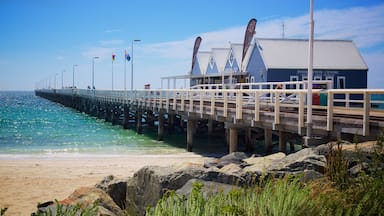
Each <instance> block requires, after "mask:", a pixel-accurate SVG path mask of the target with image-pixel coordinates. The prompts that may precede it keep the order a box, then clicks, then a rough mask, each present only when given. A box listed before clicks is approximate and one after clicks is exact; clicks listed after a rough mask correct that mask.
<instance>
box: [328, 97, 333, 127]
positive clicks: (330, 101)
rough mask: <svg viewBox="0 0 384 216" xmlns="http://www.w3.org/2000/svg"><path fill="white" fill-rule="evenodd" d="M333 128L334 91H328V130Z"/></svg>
mask: <svg viewBox="0 0 384 216" xmlns="http://www.w3.org/2000/svg"><path fill="white" fill-rule="evenodd" d="M332 130H333V92H331V91H329V92H328V98H327V131H332Z"/></svg>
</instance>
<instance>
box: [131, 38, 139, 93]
mask: <svg viewBox="0 0 384 216" xmlns="http://www.w3.org/2000/svg"><path fill="white" fill-rule="evenodd" d="M140 41H141V40H132V46H131V54H132V56H131V58H132V59H131V92H132V91H133V42H140Z"/></svg>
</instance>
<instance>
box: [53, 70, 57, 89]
mask: <svg viewBox="0 0 384 216" xmlns="http://www.w3.org/2000/svg"><path fill="white" fill-rule="evenodd" d="M56 76H57V73H55V83H54V84H53V86H54V87H53V88H54V89H56Z"/></svg>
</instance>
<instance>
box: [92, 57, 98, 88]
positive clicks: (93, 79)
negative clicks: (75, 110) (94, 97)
mask: <svg viewBox="0 0 384 216" xmlns="http://www.w3.org/2000/svg"><path fill="white" fill-rule="evenodd" d="M98 58H99V57H98V56H95V57H93V58H92V87H91V88H92V89H94V88H95V59H98Z"/></svg>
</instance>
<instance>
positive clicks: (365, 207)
mask: <svg viewBox="0 0 384 216" xmlns="http://www.w3.org/2000/svg"><path fill="white" fill-rule="evenodd" d="M308 150H309V151H308ZM310 152H317V153H316V154H312V155H310V158H313V160H312V162H311V163H310V164H309V162H308V159H303V157H304V158H308V154H311V153H310ZM280 154H281V153H280ZM241 155H242V154H241V153H236V154H232V155H227V156H224V157H222V158H221V159H220V160H218V161H216V162H215V161H207V162H206V163H205V164H204V166H208V165H210V164H211V165H213V166H214V167H217V166H219V165H220V164H223V162H225V160H229V161H232V163H235V162H236V160H235V158H242V156H241ZM323 155H325V156H326V157H324V162H323V165H324V166H320V165H321V164H320V163H319V161H321V160H320V159H321V157H320V156H323ZM228 156H230V157H228ZM276 156H277V155H275V157H276ZM291 156H294V157H295V158H300V159H297V160H296V159H295V160H292V158H293V157H291ZM317 156H318V157H317ZM224 158H226V159H225V160H224ZM229 158H231V159H229ZM267 158H268V157H267V156H266V157H263V158H260V157H258V158H257V157H256V158H251V159H254V160H256V159H258V160H257V161H260V159H262V160H267ZM316 158H319V159H318V160H315V159H316ZM249 159H250V158H246V159H244V160H243V159H239V161H242V162H244V161H248V163H251V161H249ZM274 161H275V162H272V163H273V164H272V166H274V165H276V164H279V163H280V164H281V163H282V161H284V162H283V163H284V164H285V165H284V166H279V167H285V168H284V169H287V167H290V168H289V169H291V171H289V172H281V170H283V169H281V168H279V169H277V170H280V171H278V172H273V169H270V168H268V169H269V170H270V171H269V173H268V172H264V174H262V175H259V176H258V177H257V178H253V176H252V178H249V179H250V180H252V181H251V182H250V184H248V183H246V182H244V181H243V182H241V181H236V180H231V178H232V177H236V176H235V175H230V174H222V173H220V172H217V171H206V170H205V169H208V168H203V169H202V168H200V169H199V168H195V169H193V168H192V169H186V170H183V169H182V171H176V172H175V170H174V169H172V168H169V167H145V168H143V169H141V170H140V171H138V172H137V173H136V174H135V177H134V178H132V179H129V180H128V181H121V180H116V181H115V180H114V178H108V179H106V180H103V182H104V183H100V185H98V186H96V187H97V188H93V189H92V188H90V189H88V190H84V189H83V190H80V189H79V190H78V191H77V192H76V191H75V193H74V194H76V198H75V197H74V196H72V195H71V196H70V197H71V198H70V199H69V200H72V201H71V202H70V203H69V204H70V206H63V205H62V204H59V203H58V202H56V204H55V205H53V206H50V207H49V208H48V209H45V210H48V211H43V212H42V213H41V214H36V215H79V213H80V215H93V214H94V213H95V212H97V213H100V212H101V211H104V210H105V209H108V210H111V211H112V209H116V211H114V210H113V211H112V212H113V213H112V214H110V215H143V214H145V215H153V216H157V215H299V216H300V215H384V210H383V209H384V170H383V167H384V131H383V132H381V134H380V136H379V137H378V139H377V141H376V142H374V143H373V142H370V143H361V144H360V143H358V140H357V137H356V138H355V144H354V145H353V144H347V145H344V144H343V142H340V141H338V142H336V143H334V142H330V143H329V144H328V145H322V146H318V147H317V148H315V149H306V150H305V149H304V150H301V151H299V152H297V153H294V154H291V155H289V156H284V157H283V159H281V160H279V159H277V160H274ZM289 161H291V162H292V161H293V162H294V163H293V165H292V163H291V162H289ZM303 161H307V162H306V164H305V163H304V162H303ZM227 162H228V161H227ZM258 163H259V162H258ZM287 164H291V165H290V166H287ZM299 164H300V167H297V166H298V165H299ZM316 164H317V165H318V166H317V167H315V166H314V165H316ZM243 165H244V166H245V168H247V166H250V165H246V164H244V163H243ZM223 166H224V167H223V168H225V167H226V165H223ZM228 166H229V167H232V168H233V167H236V166H234V165H233V164H228ZM274 167H276V166H274ZM304 167H307V168H308V169H312V171H311V172H307V174H308V173H309V174H311V173H312V176H313V174H316V172H317V171H314V170H320V171H321V173H322V174H321V175H318V174H316V175H315V176H314V178H308V175H306V172H305V170H304V171H303V170H301V169H302V168H304ZM322 167H323V168H324V169H323V168H322ZM245 168H243V169H242V174H244V170H245ZM248 168H249V167H248ZM297 168H300V170H301V171H300V170H299V172H296V173H295V172H294V170H295V169H296V170H297ZM212 169H213V170H215V169H216V168H212ZM227 173H228V172H227ZM298 173H299V174H298ZM216 174H218V175H219V174H222V175H221V176H216V178H215V180H214V178H213V177H214V176H215V175H216ZM243 176H245V175H243ZM249 177H251V176H249ZM208 178H210V179H213V180H208V181H210V182H212V183H218V184H216V185H215V184H207V182H208V181H204V179H208ZM187 179H191V180H193V179H194V180H195V181H192V183H191V184H190V185H192V186H188V183H185V182H187ZM238 180H240V178H238ZM181 182H183V183H181ZM188 182H189V181H188ZM219 182H226V183H225V184H223V183H219ZM182 185H184V186H182ZM236 185H237V186H236ZM181 186H182V188H181ZM239 186H242V187H239ZM210 187H212V188H210ZM171 188H173V189H171ZM187 188H188V189H187ZM215 188H216V189H215ZM231 188H232V189H231ZM207 189H208V190H207ZM211 189H212V190H211ZM122 190H123V191H124V193H123V195H122V196H121V197H120V196H118V195H119V194H120V192H121V191H122ZM176 190H177V191H176ZM96 192H97V193H96ZM137 194H139V196H137V197H135V196H136V195H137ZM127 195H128V196H127ZM111 197H113V200H112V199H111ZM84 201H87V202H84ZM91 201H92V202H91ZM96 201H98V202H99V203H96ZM119 201H124V202H126V203H124V205H119V206H118V207H117V206H116V203H120V202H119ZM93 202H95V203H93ZM77 203H81V204H82V205H79V204H77ZM92 203H93V205H92ZM71 206H72V207H71ZM119 207H120V208H119ZM139 207H140V209H139ZM146 207H147V208H146ZM103 209H104V210H103ZM103 213H104V212H103Z"/></svg>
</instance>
